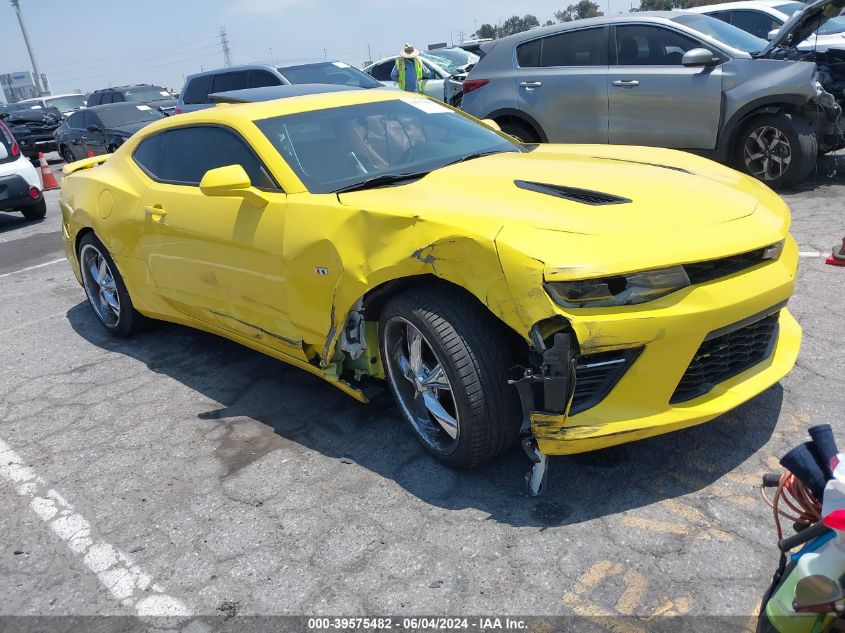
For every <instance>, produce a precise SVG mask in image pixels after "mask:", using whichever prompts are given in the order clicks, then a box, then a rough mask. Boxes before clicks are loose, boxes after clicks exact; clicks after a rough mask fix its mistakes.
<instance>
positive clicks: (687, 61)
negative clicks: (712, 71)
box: [681, 48, 719, 68]
mask: <svg viewBox="0 0 845 633" xmlns="http://www.w3.org/2000/svg"><path fill="white" fill-rule="evenodd" d="M718 63H719V57H718V56H716V55H714V54H713V52H712V51H708V50H707V49H706V48H694V49H692V50H691V51H687V52H686V53H684V56H683V58H682V59H681V64H683V65H684V66H686V67H688V68H689V67H694V66H711V65H713V64H718Z"/></svg>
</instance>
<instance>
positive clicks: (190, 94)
mask: <svg viewBox="0 0 845 633" xmlns="http://www.w3.org/2000/svg"><path fill="white" fill-rule="evenodd" d="M213 78H214V75H201V76H199V77H194V78H193V79H191V80H190V81H189V82H188V85H187V86H185V90H184V91H183V92H182V103H208V91H209V89H210V88H211V80H212V79H213Z"/></svg>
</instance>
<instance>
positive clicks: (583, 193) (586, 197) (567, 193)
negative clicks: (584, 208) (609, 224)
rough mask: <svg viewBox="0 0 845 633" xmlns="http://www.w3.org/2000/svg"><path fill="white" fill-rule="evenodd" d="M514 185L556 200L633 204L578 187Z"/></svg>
mask: <svg viewBox="0 0 845 633" xmlns="http://www.w3.org/2000/svg"><path fill="white" fill-rule="evenodd" d="M513 184H515V185H516V186H517V187H519V188H520V189H527V190H528V191H534V192H536V193H542V194H545V195H547V196H555V197H556V198H564V199H565V200H572V201H573V202H580V203H581V204H589V205H593V206H602V205H605V204H627V203H628V202H631V200H630V199H628V198H622V197H621V196H614V195H613V194H610V193H602V192H601V191H591V190H590V189H578V188H577V187H567V186H565V185H550V184H547V183H544V182H531V181H529V180H514V181H513Z"/></svg>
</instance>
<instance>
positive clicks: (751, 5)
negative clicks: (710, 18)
mask: <svg viewBox="0 0 845 633" xmlns="http://www.w3.org/2000/svg"><path fill="white" fill-rule="evenodd" d="M789 1H790V0H738V2H722V3H720V4H708V5H704V6H700V7H691V8H689V9H687V11H693V12H695V13H709V12H711V11H723V10H725V9H773V10H774V11H775V12H777V13H783V12H782V11H778V10H777V9H775V7H778V6H781V5H784V4H786V3H787V2H789ZM796 1H797V0H796Z"/></svg>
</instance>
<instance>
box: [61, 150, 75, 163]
mask: <svg viewBox="0 0 845 633" xmlns="http://www.w3.org/2000/svg"><path fill="white" fill-rule="evenodd" d="M61 154H62V160H64V161H65V162H66V163H72V162H74V161H76V156H74V155H73V152H72V151H71V149H70V148H69V147H63V148H62V151H61Z"/></svg>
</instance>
